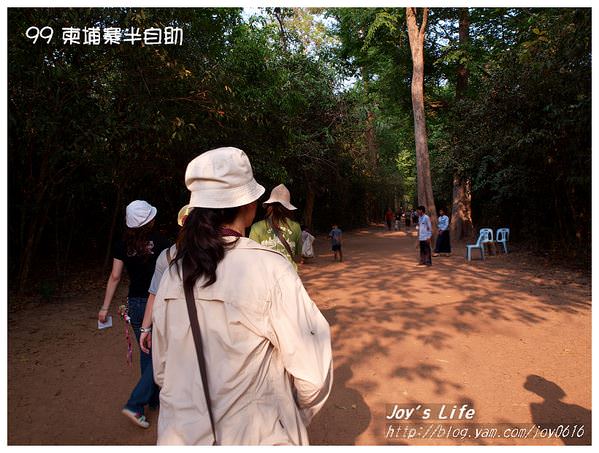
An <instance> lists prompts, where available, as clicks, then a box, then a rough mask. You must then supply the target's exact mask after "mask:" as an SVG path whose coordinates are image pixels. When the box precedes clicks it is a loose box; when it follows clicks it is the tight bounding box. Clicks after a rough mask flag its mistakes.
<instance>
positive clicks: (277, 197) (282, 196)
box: [263, 184, 297, 211]
mask: <svg viewBox="0 0 599 453" xmlns="http://www.w3.org/2000/svg"><path fill="white" fill-rule="evenodd" d="M270 203H281V204H282V205H283V206H285V207H286V208H287V209H289V210H290V211H294V210H296V209H297V208H296V207H295V206H293V205H292V204H291V193H290V192H289V189H287V187H285V184H279V185H278V186H277V187H275V188H274V189H272V191H271V192H270V198H269V199H268V200H266V201H265V202H264V203H263V204H270Z"/></svg>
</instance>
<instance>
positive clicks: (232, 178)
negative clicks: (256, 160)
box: [185, 147, 265, 208]
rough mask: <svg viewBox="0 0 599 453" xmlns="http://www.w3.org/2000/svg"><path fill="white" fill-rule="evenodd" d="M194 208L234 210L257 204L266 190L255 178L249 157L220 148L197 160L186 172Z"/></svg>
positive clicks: (190, 203) (190, 205) (229, 149)
mask: <svg viewBox="0 0 599 453" xmlns="http://www.w3.org/2000/svg"><path fill="white" fill-rule="evenodd" d="M185 185H186V186H187V188H188V189H189V191H190V192H191V197H190V200H189V207H190V208H194V207H197V208H234V207H236V206H244V205H246V204H250V203H251V202H253V201H256V200H257V199H258V198H260V197H261V196H262V194H263V193H264V191H265V189H264V187H262V186H261V185H260V184H258V183H257V182H256V180H255V179H254V174H253V172H252V165H251V164H250V160H249V159H248V157H247V155H246V154H245V153H244V152H243V151H242V150H240V149H238V148H232V147H227V148H217V149H213V150H210V151H206V152H205V153H202V154H200V155H199V156H198V157H196V158H195V159H193V160H192V161H191V162H190V163H189V164H188V165H187V170H186V171H185Z"/></svg>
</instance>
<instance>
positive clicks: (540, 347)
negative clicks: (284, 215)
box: [8, 228, 591, 445]
mask: <svg viewBox="0 0 599 453" xmlns="http://www.w3.org/2000/svg"><path fill="white" fill-rule="evenodd" d="M315 246H316V250H317V252H318V253H319V256H318V257H317V258H316V259H314V260H313V261H312V262H310V263H308V264H306V265H304V266H303V267H302V269H301V275H302V278H303V280H304V282H305V286H306V288H307V289H308V292H309V293H310V295H311V296H312V298H313V299H314V301H315V302H316V303H317V305H318V306H319V307H320V309H321V311H322V312H323V314H324V315H325V317H326V318H327V319H328V321H329V323H330V324H331V328H332V334H333V351H334V362H335V376H334V378H335V379H334V381H335V383H334V388H333V392H332V395H331V397H330V399H329V401H328V402H327V404H326V405H325V407H324V408H323V410H322V411H321V413H320V414H319V415H318V416H317V417H316V418H315V420H314V421H313V423H312V425H311V427H310V439H311V443H313V444H327V445H330V444H333V445H335V444H345V445H347V444H350V445H352V444H359V445H364V444H370V445H372V444H377V445H384V444H388V443H392V444H409V445H424V444H428V445H431V444H445V445H456V444H479V445H494V444H501V445H506V444H520V445H549V444H551V445H563V444H564V443H573V442H575V441H578V442H580V440H578V439H576V438H574V439H567V440H565V441H564V440H560V439H555V438H553V439H541V438H537V439H505V438H495V439H489V438H484V439H483V438H479V439H472V438H465V439H463V440H462V439H453V438H447V437H443V438H441V439H426V440H423V439H407V438H403V437H399V438H394V439H392V440H389V439H386V437H385V433H386V432H388V426H387V422H388V420H386V418H385V415H386V414H387V413H388V411H390V408H391V407H392V406H390V405H393V404H404V405H405V404H409V405H414V406H417V405H418V404H428V405H430V404H443V403H445V404H448V406H449V407H451V406H453V405H454V404H457V405H461V404H470V405H471V406H473V407H474V408H475V410H476V414H475V417H474V420H473V421H472V422H470V423H477V424H500V423H502V424H507V425H499V426H500V427H505V426H510V425H523V424H526V426H530V425H532V424H533V423H534V424H543V423H561V424H563V425H567V424H570V425H571V428H570V429H572V427H573V425H574V424H576V423H578V425H579V426H580V424H581V423H585V424H586V426H585V435H584V436H583V438H582V441H583V442H587V443H588V442H590V437H588V435H589V434H590V415H591V282H590V273H580V272H575V271H572V270H566V269H564V268H561V267H557V266H555V265H551V266H547V263H546V262H544V261H540V259H538V258H534V257H533V256H531V255H529V254H525V253H519V252H518V251H516V252H514V253H511V254H510V255H507V256H506V255H499V256H492V257H489V258H488V259H487V260H485V261H473V262H471V263H468V262H466V261H465V260H464V257H463V251H464V246H463V244H462V245H458V246H457V247H454V250H455V253H454V255H453V256H451V257H439V258H433V266H432V267H430V268H423V267H418V266H416V263H417V250H416V238H415V234H414V233H410V234H409V235H408V234H406V233H405V232H386V231H383V229H382V228H372V229H365V230H363V231H356V232H354V233H351V234H346V235H345V243H344V247H343V248H344V255H345V256H344V258H345V261H344V262H343V263H337V262H333V256H332V252H330V251H329V247H328V242H327V240H326V239H325V238H323V237H319V238H318V239H317V241H316V242H315ZM105 278H106V276H101V275H100V274H98V272H91V271H81V272H80V273H79V274H76V275H74V277H73V281H77V285H78V287H77V288H75V287H73V288H69V289H68V290H66V291H65V292H64V294H63V297H62V298H61V300H60V301H56V302H50V303H35V304H29V305H28V306H25V307H23V308H21V309H19V310H17V311H14V312H11V313H9V319H8V333H9V335H8V443H9V445H23V444H26V445H31V444H34V445H36V444H37V445H56V444H84V445H114V444H117V445H141V444H154V443H155V440H156V431H155V426H156V421H157V416H158V413H157V412H148V418H149V420H150V422H151V423H152V427H151V428H150V429H149V430H142V429H140V428H137V427H135V426H133V425H132V424H131V423H130V422H128V421H127V420H125V418H124V417H123V416H122V415H121V414H120V412H119V411H120V409H121V407H122V406H123V404H124V403H125V401H126V400H127V398H128V395H129V392H130V391H131V389H132V388H133V386H134V385H135V383H136V380H137V377H138V375H139V369H138V361H137V360H138V356H137V354H135V353H134V363H133V366H132V367H129V366H128V365H127V364H126V362H125V352H126V344H125V340H124V332H123V324H122V322H121V320H120V319H116V316H114V306H115V305H118V303H117V302H118V301H119V298H120V300H122V299H123V298H124V297H125V295H126V284H121V287H120V288H119V292H118V293H117V296H118V297H117V298H116V300H115V301H114V302H113V309H111V310H112V314H113V317H114V322H115V326H114V327H113V328H112V329H108V330H105V331H98V330H97V329H96V314H97V309H98V307H99V306H100V304H101V301H102V297H103V291H104V284H105ZM136 352H137V351H136ZM397 423H399V422H398V421H394V425H397ZM404 423H405V422H404ZM460 423H461V422H457V421H456V422H455V425H454V426H457V425H458V424H460ZM462 424H463V423H462ZM448 426H449V425H445V427H446V428H447V427H448Z"/></svg>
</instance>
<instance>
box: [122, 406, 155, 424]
mask: <svg viewBox="0 0 599 453" xmlns="http://www.w3.org/2000/svg"><path fill="white" fill-rule="evenodd" d="M121 413H122V414H123V415H124V416H125V417H127V418H128V419H129V420H131V421H132V422H133V423H135V424H136V425H137V426H139V427H140V428H149V427H150V422H148V421H147V420H146V416H145V415H141V414H138V413H137V412H133V411H132V410H130V409H127V408H126V407H125V408H123V410H122V411H121Z"/></svg>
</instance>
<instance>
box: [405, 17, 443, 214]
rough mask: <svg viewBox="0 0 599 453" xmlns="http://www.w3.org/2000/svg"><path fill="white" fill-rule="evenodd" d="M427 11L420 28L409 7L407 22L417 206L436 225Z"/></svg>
mask: <svg viewBox="0 0 599 453" xmlns="http://www.w3.org/2000/svg"><path fill="white" fill-rule="evenodd" d="M427 19H428V8H423V10H422V19H421V21H420V25H419V24H418V20H417V10H416V8H411V7H409V8H406V23H407V26H408V36H409V39H410V50H411V52H412V108H413V111H414V136H415V140H416V167H417V173H418V175H417V182H418V204H420V205H423V206H424V207H425V208H426V210H427V211H428V213H429V215H430V217H431V221H432V222H433V224H436V222H435V219H436V217H437V215H436V213H437V210H436V208H435V200H434V198H433V185H432V180H431V169H430V158H429V154H428V135H427V132H426V116H425V111H424V37H425V34H426V22H427Z"/></svg>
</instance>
